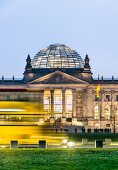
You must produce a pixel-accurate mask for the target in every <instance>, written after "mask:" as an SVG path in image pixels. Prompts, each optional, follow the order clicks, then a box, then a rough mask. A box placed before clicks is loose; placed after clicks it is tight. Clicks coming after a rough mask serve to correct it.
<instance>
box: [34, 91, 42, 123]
mask: <svg viewBox="0 0 118 170" xmlns="http://www.w3.org/2000/svg"><path fill="white" fill-rule="evenodd" d="M33 97H34V99H33V100H37V99H38V100H39V103H40V106H41V108H40V109H41V110H43V112H44V90H40V91H39V94H35V95H34V96H33ZM44 122H45V117H44V116H43V117H39V124H43V123H44Z"/></svg>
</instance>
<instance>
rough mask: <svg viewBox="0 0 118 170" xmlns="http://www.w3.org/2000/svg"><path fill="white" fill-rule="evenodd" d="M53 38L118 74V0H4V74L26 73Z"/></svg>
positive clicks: (0, 3) (0, 39) (98, 70)
mask: <svg viewBox="0 0 118 170" xmlns="http://www.w3.org/2000/svg"><path fill="white" fill-rule="evenodd" d="M53 43H63V44H65V45H67V46H69V47H71V48H73V49H75V50H76V51H77V52H78V53H79V54H80V55H81V57H82V58H83V59H84V57H85V55H86V53H87V54H88V55H89V57H90V59H91V61H90V64H91V68H92V72H93V73H94V74H93V75H94V77H97V75H98V74H99V75H100V76H102V75H103V76H104V77H111V76H112V75H114V76H115V77H117V78H118V0H0V77H1V76H2V75H3V76H5V77H7V78H10V77H12V76H15V77H17V78H20V77H21V78H22V76H23V72H24V68H25V64H26V61H25V60H26V57H27V55H28V54H30V55H31V58H32V59H33V57H34V56H35V54H36V53H37V52H38V51H39V50H40V49H43V48H45V47H47V46H49V45H50V44H53Z"/></svg>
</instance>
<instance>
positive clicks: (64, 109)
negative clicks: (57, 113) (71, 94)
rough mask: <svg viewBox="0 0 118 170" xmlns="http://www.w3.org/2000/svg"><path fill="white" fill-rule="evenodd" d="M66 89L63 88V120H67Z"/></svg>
mask: <svg viewBox="0 0 118 170" xmlns="http://www.w3.org/2000/svg"><path fill="white" fill-rule="evenodd" d="M65 99H66V98H65V89H62V122H63V123H65V122H66V108H65V106H66V101H65Z"/></svg>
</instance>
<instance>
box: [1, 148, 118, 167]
mask: <svg viewBox="0 0 118 170" xmlns="http://www.w3.org/2000/svg"><path fill="white" fill-rule="evenodd" d="M8 169H9V170H25V169H27V170H118V149H44V150H43V149H16V150H15V149H14V150H13V149H0V170H8Z"/></svg>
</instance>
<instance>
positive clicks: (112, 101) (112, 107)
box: [111, 90, 115, 114]
mask: <svg viewBox="0 0 118 170" xmlns="http://www.w3.org/2000/svg"><path fill="white" fill-rule="evenodd" d="M114 99H115V90H112V91H111V114H113V112H114Z"/></svg>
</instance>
